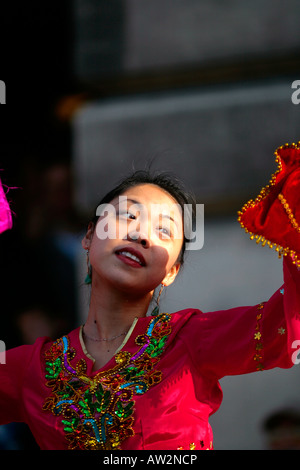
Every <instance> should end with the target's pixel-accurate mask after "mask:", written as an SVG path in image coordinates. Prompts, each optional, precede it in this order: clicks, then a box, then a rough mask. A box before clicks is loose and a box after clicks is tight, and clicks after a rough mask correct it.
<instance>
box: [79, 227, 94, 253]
mask: <svg viewBox="0 0 300 470" xmlns="http://www.w3.org/2000/svg"><path fill="white" fill-rule="evenodd" d="M94 230H95V226H94V223H93V222H90V223H89V225H88V229H87V232H86V234H85V236H84V237H83V239H82V241H81V245H82V247H83V248H84V249H85V250H88V249H89V248H90V246H91V243H92V239H93V235H94Z"/></svg>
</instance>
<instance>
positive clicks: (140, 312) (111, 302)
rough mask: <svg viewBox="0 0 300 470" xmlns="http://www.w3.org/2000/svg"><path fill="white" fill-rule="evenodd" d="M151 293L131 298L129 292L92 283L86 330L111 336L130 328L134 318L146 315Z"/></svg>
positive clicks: (104, 336) (98, 335)
mask: <svg viewBox="0 0 300 470" xmlns="http://www.w3.org/2000/svg"><path fill="white" fill-rule="evenodd" d="M150 301H151V293H149V294H147V295H146V296H141V297H138V298H136V297H135V298H131V297H130V296H128V293H123V292H120V291H116V290H114V289H109V288H107V287H106V288H104V287H97V286H96V285H94V284H92V291H91V301H90V307H89V312H88V317H87V320H86V323H85V327H86V331H87V332H89V333H90V334H93V336H94V337H98V338H111V337H113V336H115V335H119V334H121V333H123V332H126V331H128V330H129V328H130V326H131V324H132V322H133V320H134V319H135V318H136V317H137V318H139V317H144V316H146V313H147V311H148V307H149V304H150Z"/></svg>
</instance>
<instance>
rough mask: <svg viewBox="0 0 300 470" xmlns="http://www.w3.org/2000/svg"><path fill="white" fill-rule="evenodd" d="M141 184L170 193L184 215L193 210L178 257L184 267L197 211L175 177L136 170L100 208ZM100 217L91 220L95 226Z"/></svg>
mask: <svg viewBox="0 0 300 470" xmlns="http://www.w3.org/2000/svg"><path fill="white" fill-rule="evenodd" d="M139 184H153V185H156V186H158V187H160V188H161V189H163V190H164V191H166V192H167V193H169V194H170V195H171V196H172V197H173V199H174V200H175V201H176V202H177V203H178V204H179V205H180V207H181V209H182V214H184V213H185V214H186V210H187V205H188V208H189V209H191V213H190V223H185V230H184V239H183V244H182V248H181V252H180V254H179V257H178V261H179V263H180V265H182V264H183V261H184V254H185V250H186V244H187V240H188V238H187V230H188V226H190V227H189V228H191V226H192V218H193V214H194V210H195V199H194V196H193V195H192V194H191V193H190V192H188V191H187V190H186V188H185V187H184V185H183V184H182V182H181V181H180V180H179V179H178V178H177V177H176V176H175V175H172V174H171V173H167V172H161V171H160V172H152V171H150V170H136V171H134V172H133V173H131V174H130V175H129V176H127V177H125V178H123V179H122V180H121V181H120V182H119V183H118V185H117V186H116V187H115V188H114V189H112V190H111V191H109V192H108V193H107V194H106V195H105V196H104V197H103V198H102V199H101V201H100V202H99V204H98V206H99V205H101V204H108V203H109V202H111V201H112V200H113V199H115V198H116V197H118V196H121V195H122V194H123V193H124V192H125V191H127V189H129V188H132V187H134V186H138V185H139ZM98 206H97V207H98ZM184 211H185V212H184ZM95 213H96V210H95ZM98 217H99V216H97V215H95V216H94V217H93V219H92V220H91V221H92V222H93V223H94V224H95V225H96V223H97V220H98ZM185 222H186V220H185Z"/></svg>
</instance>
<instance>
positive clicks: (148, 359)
mask: <svg viewBox="0 0 300 470" xmlns="http://www.w3.org/2000/svg"><path fill="white" fill-rule="evenodd" d="M170 318H171V317H170V315H169V314H165V313H163V314H160V315H159V316H157V317H155V318H153V319H152V320H151V321H150V324H149V326H148V329H147V332H146V333H145V334H143V335H139V336H137V338H136V339H135V342H136V344H137V345H139V346H140V348H139V349H138V351H137V352H136V353H135V354H132V355H131V354H130V353H129V352H127V351H120V352H119V353H117V354H116V356H115V360H116V363H117V365H116V366H115V367H114V368H112V369H109V370H106V371H102V372H99V373H98V374H96V375H95V376H94V377H92V378H91V377H88V376H87V375H86V369H87V366H86V362H85V361H84V360H83V359H80V360H79V361H78V362H77V364H76V365H75V366H73V365H72V364H71V361H72V360H73V359H74V358H75V355H76V351H75V350H74V349H73V348H71V347H70V343H69V338H68V337H67V336H64V337H63V338H60V339H59V340H57V341H55V342H54V343H53V344H52V345H51V347H50V349H49V350H48V351H46V353H45V359H46V364H45V371H46V372H45V378H46V380H47V382H46V385H47V387H50V388H51V389H52V393H51V395H50V396H49V397H48V398H47V399H46V400H45V403H44V406H43V410H45V411H51V412H52V413H53V415H54V416H62V418H63V419H62V424H63V425H64V432H65V435H66V438H67V440H68V442H69V449H78V450H84V449H85V450H115V449H120V448H121V447H120V446H121V444H122V442H123V441H124V440H125V439H126V438H128V437H130V436H133V435H134V430H133V423H134V405H135V401H134V396H136V395H142V394H144V393H146V392H147V391H148V390H149V388H150V387H152V386H154V385H155V384H158V383H159V382H160V381H161V379H162V373H161V371H158V370H156V369H154V368H155V366H156V365H157V363H158V362H159V358H160V356H161V354H162V353H163V351H164V347H165V344H166V341H167V339H168V337H169V335H170V333H171V328H170V325H169V322H170Z"/></svg>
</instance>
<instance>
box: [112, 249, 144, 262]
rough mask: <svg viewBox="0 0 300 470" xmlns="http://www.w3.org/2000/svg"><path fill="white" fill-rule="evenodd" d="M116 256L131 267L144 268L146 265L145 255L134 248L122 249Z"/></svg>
mask: <svg viewBox="0 0 300 470" xmlns="http://www.w3.org/2000/svg"><path fill="white" fill-rule="evenodd" d="M115 254H116V256H117V257H118V258H119V259H121V260H122V261H123V262H124V263H126V264H129V265H130V266H134V267H142V266H145V265H146V262H145V258H144V257H143V255H142V254H141V253H140V252H139V251H138V250H136V249H134V248H132V247H124V248H120V249H118V250H117V251H116V252H115Z"/></svg>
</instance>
